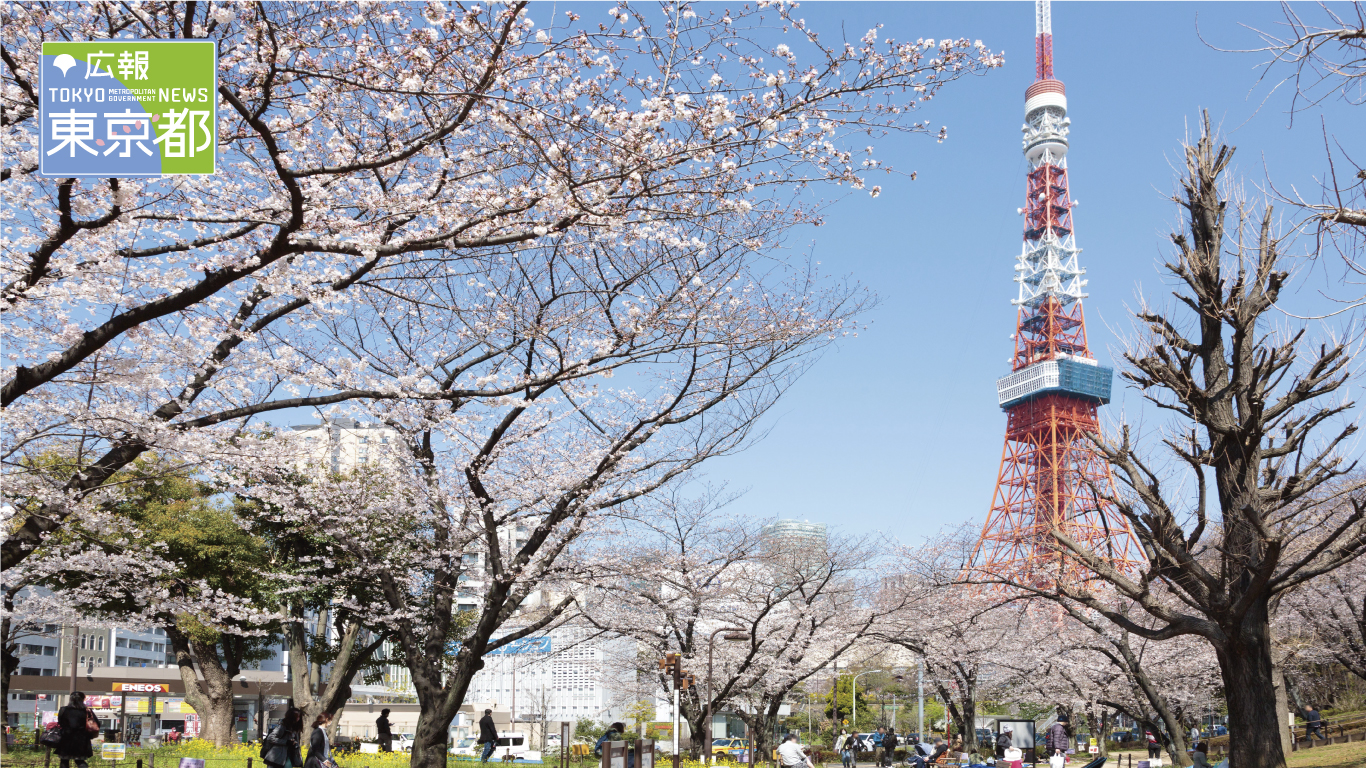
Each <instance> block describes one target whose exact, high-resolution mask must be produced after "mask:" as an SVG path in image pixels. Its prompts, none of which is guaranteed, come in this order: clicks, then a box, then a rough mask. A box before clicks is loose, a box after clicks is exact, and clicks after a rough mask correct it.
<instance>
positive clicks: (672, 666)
mask: <svg viewBox="0 0 1366 768" xmlns="http://www.w3.org/2000/svg"><path fill="white" fill-rule="evenodd" d="M659 671H661V672H667V673H669V674H670V675H672V676H673V684H674V727H673V732H674V733H673V750H674V768H678V760H679V755H678V744H679V731H680V730H681V729H682V725H683V724H682V722H681V720H682V717H681V710H680V709H679V693H680V692H681V691H682V690H683V689H685V688H691V687H692V686H693V676H692V673H691V672H689V671H687V670H685V669H683V657H682V656H680V655H679V654H677V653H670V654H668V655H666V656H665V657H664V658H662V659H660V660H659ZM708 751H710V745H708Z"/></svg>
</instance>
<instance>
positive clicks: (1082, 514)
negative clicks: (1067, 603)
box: [971, 0, 1140, 588]
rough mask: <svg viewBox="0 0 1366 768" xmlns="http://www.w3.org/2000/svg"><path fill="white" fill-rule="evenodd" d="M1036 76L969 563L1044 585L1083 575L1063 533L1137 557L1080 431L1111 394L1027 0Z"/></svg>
mask: <svg viewBox="0 0 1366 768" xmlns="http://www.w3.org/2000/svg"><path fill="white" fill-rule="evenodd" d="M1034 50H1035V80H1034V82H1033V83H1032V84H1030V86H1029V87H1028V88H1026V89H1025V109H1024V111H1025V124H1024V126H1023V128H1022V129H1021V130H1022V131H1023V134H1024V138H1023V151H1024V156H1025V161H1026V163H1027V171H1026V176H1025V206H1024V208H1022V209H1020V213H1022V214H1023V216H1024V238H1023V239H1024V244H1023V246H1022V248H1021V251H1020V255H1019V257H1018V259H1017V260H1016V264H1015V282H1016V283H1018V284H1019V293H1018V297H1017V298H1016V299H1015V300H1014V301H1013V302H1012V303H1014V304H1015V306H1016V308H1017V319H1016V328H1015V333H1014V335H1012V337H1011V338H1012V339H1013V341H1014V342H1015V350H1014V354H1013V356H1012V357H1011V367H1012V371H1011V373H1010V374H1008V375H1006V376H1004V377H1002V378H1001V379H1000V380H998V381H997V382H996V390H997V400H998V403H999V405H1000V406H1001V408H1002V410H1004V411H1005V412H1006V414H1007V425H1006V437H1005V448H1004V450H1003V451H1002V454H1001V468H1000V472H999V474H998V476H997V480H996V490H995V493H994V494H993V496H992V502H991V510H990V512H989V513H988V515H987V520H986V524H985V525H984V526H983V528H982V535H981V538H980V539H979V541H978V543H977V547H976V549H975V550H974V552H973V558H972V563H971V567H972V568H973V569H975V570H977V571H978V572H979V573H980V574H981V575H982V576H984V577H993V576H994V577H1003V578H1006V579H1008V580H1010V581H1014V582H1016V583H1025V584H1028V585H1030V586H1034V587H1037V588H1049V587H1051V586H1053V585H1056V584H1058V583H1060V582H1066V583H1075V582H1078V581H1084V580H1087V579H1088V578H1090V577H1091V574H1090V571H1089V570H1088V569H1086V568H1085V567H1084V566H1082V565H1081V564H1080V563H1079V562H1078V561H1077V559H1076V558H1075V557H1072V556H1071V555H1069V554H1068V552H1067V550H1066V549H1065V548H1064V547H1063V546H1062V545H1061V544H1060V543H1059V542H1058V540H1057V539H1056V538H1055V536H1054V533H1055V532H1057V533H1061V534H1063V535H1065V536H1066V537H1068V538H1069V539H1071V540H1073V541H1075V542H1077V543H1079V544H1080V545H1081V546H1082V547H1084V548H1086V549H1087V550H1089V551H1090V552H1093V553H1095V554H1097V555H1099V556H1101V557H1104V558H1106V559H1108V560H1110V562H1112V563H1113V564H1114V565H1116V566H1117V567H1119V568H1120V569H1122V570H1132V569H1133V568H1134V567H1135V566H1137V564H1138V562H1139V561H1138V559H1137V558H1138V557H1140V555H1137V554H1136V548H1135V547H1134V544H1133V542H1132V536H1131V533H1130V529H1129V525H1128V521H1127V520H1125V519H1124V517H1123V516H1122V515H1120V514H1119V512H1118V511H1117V510H1115V509H1114V508H1113V505H1111V504H1110V503H1109V502H1108V501H1107V500H1106V497H1108V496H1113V493H1114V490H1113V489H1114V481H1113V479H1112V478H1111V475H1110V470H1109V465H1108V464H1107V463H1106V462H1105V459H1104V458H1103V457H1102V456H1101V455H1100V454H1099V453H1097V452H1096V450H1095V449H1094V447H1093V446H1092V444H1091V440H1090V437H1091V436H1092V435H1095V434H1097V433H1098V432H1099V420H1098V417H1097V409H1098V408H1099V407H1100V406H1101V405H1104V404H1105V403H1108V402H1109V401H1110V384H1111V380H1112V378H1113V375H1114V374H1113V371H1112V370H1111V369H1110V368H1106V367H1104V366H1101V365H1099V364H1098V363H1097V361H1096V360H1095V358H1093V357H1092V356H1091V350H1090V347H1089V345H1088V343H1087V338H1086V320H1085V316H1084V314H1083V312H1082V299H1084V298H1086V296H1087V294H1086V283H1087V281H1086V277H1085V275H1086V270H1085V269H1083V268H1082V267H1081V266H1080V263H1079V259H1078V257H1079V256H1080V254H1081V249H1079V248H1078V247H1077V244H1076V233H1075V231H1074V229H1073V222H1072V208H1073V205H1074V204H1073V203H1072V200H1071V195H1070V192H1069V190H1068V182H1067V150H1068V134H1069V133H1070V130H1071V123H1072V121H1071V120H1070V119H1069V118H1068V117H1067V89H1066V88H1065V87H1064V85H1063V83H1062V81H1060V80H1057V79H1056V78H1055V77H1054V75H1053V25H1052V18H1051V9H1050V7H1049V2H1048V0H1036V3H1035V38H1034Z"/></svg>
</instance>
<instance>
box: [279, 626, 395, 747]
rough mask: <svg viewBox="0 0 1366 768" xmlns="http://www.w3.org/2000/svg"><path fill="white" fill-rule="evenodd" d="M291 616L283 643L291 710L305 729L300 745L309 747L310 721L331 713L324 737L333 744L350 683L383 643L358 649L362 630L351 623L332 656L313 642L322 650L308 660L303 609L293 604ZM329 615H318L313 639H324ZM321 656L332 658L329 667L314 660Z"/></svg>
mask: <svg viewBox="0 0 1366 768" xmlns="http://www.w3.org/2000/svg"><path fill="white" fill-rule="evenodd" d="M291 612H292V614H293V618H294V620H293V621H290V622H288V623H286V625H285V627H284V629H285V642H286V643H287V644H288V645H289V667H290V669H293V670H295V673H294V674H293V675H291V677H292V679H291V680H290V693H291V695H293V697H294V706H295V707H296V708H298V710H299V711H300V712H302V713H303V715H304V728H303V732H302V733H301V734H300V736H299V740H300V741H299V743H301V744H307V743H308V740H309V738H311V737H312V735H313V720H314V719H315V718H317V716H318V715H320V714H322V713H323V712H330V713H332V722H331V724H329V725H328V727H327V735H328V737H329V738H330V739H332V740H333V742H335V741H336V737H337V728H338V727H340V725H341V715H342V710H343V709H344V708H345V707H346V702H347V700H348V699H350V698H351V681H352V680H354V679H355V677H356V673H357V672H359V671H360V668H361V667H363V666H365V665H366V664H368V663H369V662H370V658H371V657H372V656H373V655H374V653H375V651H376V650H378V649H379V648H380V646H381V645H382V644H383V642H384V641H383V639H382V638H380V639H376V640H374V641H373V642H372V643H370V644H369V645H366V646H362V647H358V646H359V645H360V644H359V642H358V641H359V638H360V631H361V627H360V624H359V623H356V622H351V623H350V624H348V625H347V626H346V630H345V631H344V632H343V633H342V634H341V637H340V638H338V640H337V647H336V653H335V655H334V656H332V654H330V653H324V652H323V651H325V650H327V649H329V648H330V646H331V644H330V643H327V642H326V640H324V639H317V640H314V644H315V645H318V644H322V647H321V648H318V649H317V650H318V651H319V652H315V653H314V654H313V656H314V658H310V654H309V652H308V632H307V631H306V629H305V625H304V621H305V612H306V608H305V606H304V605H302V604H299V603H296V604H293V605H292V606H291ZM328 615H330V613H329V612H326V611H322V612H319V614H318V616H317V622H316V624H315V627H314V637H315V638H325V637H326V631H327V622H326V618H325V617H326V616H328ZM323 655H329V656H332V663H331V664H329V665H327V666H326V667H324V666H323V664H322V663H320V662H319V660H318V658H316V657H319V656H323ZM324 670H325V671H326V675H324Z"/></svg>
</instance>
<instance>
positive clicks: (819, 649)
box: [582, 490, 905, 752]
mask: <svg viewBox="0 0 1366 768" xmlns="http://www.w3.org/2000/svg"><path fill="white" fill-rule="evenodd" d="M727 501H729V497H727V496H725V495H724V493H722V492H721V491H717V490H709V491H706V492H704V493H702V494H700V495H699V496H696V497H688V496H681V495H674V496H671V497H669V498H667V499H657V500H653V502H652V503H651V504H649V505H645V506H644V508H642V509H637V510H635V511H634V512H633V513H632V514H631V516H630V517H629V519H624V520H623V529H622V530H623V532H624V535H622V536H621V537H619V538H618V539H615V540H613V541H612V542H611V543H610V552H609V551H607V550H603V551H601V554H600V556H599V558H598V559H597V565H596V566H595V568H594V589H593V590H592V591H591V592H590V593H589V594H590V595H593V596H594V597H593V599H592V601H591V602H590V603H589V604H588V605H586V606H585V609H584V612H583V614H584V615H583V619H582V620H584V621H587V622H589V623H591V624H592V625H594V626H596V627H598V628H600V629H602V630H604V631H610V632H613V633H615V634H619V635H624V636H627V637H631V638H634V639H636V640H637V641H638V643H639V644H640V646H641V647H642V648H643V649H646V650H645V652H644V653H643V654H642V658H643V659H644V660H645V661H646V662H647V663H651V664H652V662H653V659H655V658H662V657H663V656H664V655H665V654H669V653H678V654H681V655H682V657H683V666H684V667H685V668H687V669H688V670H690V671H692V672H693V674H694V676H695V678H696V680H697V685H696V686H695V687H694V688H691V689H689V690H688V691H686V692H685V694H686V695H684V696H682V697H681V698H680V706H681V709H682V713H683V715H682V716H683V718H684V719H685V720H686V721H687V722H688V723H689V727H690V728H691V730H692V733H694V734H701V733H703V732H704V730H703V728H704V725H705V721H706V711H707V703H708V700H707V698H706V696H707V693H708V690H710V695H711V699H710V703H711V708H712V711H713V712H716V711H720V710H721V709H722V708H724V707H730V708H731V709H732V711H734V712H736V713H737V715H738V716H739V717H740V718H741V719H742V720H743V721H744V722H745V724H746V727H747V730H748V733H750V734H751V735H752V736H753V737H754V739H755V740H756V741H755V743H756V747H755V748H756V749H758V750H760V751H761V752H763V751H764V750H765V749H767V737H768V734H770V733H771V732H772V729H773V724H774V723H775V722H776V720H777V718H778V713H779V709H780V707H781V706H782V704H783V703H784V700H785V698H786V697H788V696H789V695H791V694H792V692H793V691H795V690H797V689H798V688H799V687H802V686H809V685H811V684H813V683H814V682H816V680H817V679H819V680H820V683H821V684H822V685H829V678H830V676H831V675H832V674H833V673H834V669H835V662H836V661H837V660H839V661H846V662H847V661H850V660H851V659H852V658H854V657H862V656H866V655H868V654H869V653H871V652H875V649H872V648H870V646H869V643H870V638H871V635H872V632H873V628H874V627H875V626H876V625H877V624H878V622H879V621H880V620H881V618H882V616H883V615H884V614H885V612H886V608H887V603H889V602H890V601H893V600H896V601H902V600H904V599H905V596H901V595H887V596H885V597H881V596H878V595H877V594H876V584H877V579H876V576H875V572H874V571H875V566H874V564H875V563H876V562H877V561H878V559H877V556H876V554H875V550H874V548H873V547H871V546H870V544H869V543H868V542H866V541H863V540H861V539H857V538H855V539H850V538H845V537H842V536H839V535H837V534H831V535H829V536H827V538H826V539H825V540H824V541H818V540H816V539H814V538H813V539H809V540H808V539H798V538H774V536H775V534H772V533H769V534H765V532H764V531H763V530H762V521H755V520H750V519H746V518H734V517H731V516H730V515H729V512H728V510H727V509H726V506H725V504H726V502H727ZM898 604H899V603H898ZM713 635H716V638H715V642H712V639H713V638H712V636H713ZM726 635H732V636H735V637H737V638H738V637H744V638H747V639H744V640H740V639H732V640H725V639H723V638H724V637H725V636H726ZM709 652H710V653H711V654H712V656H713V657H714V658H713V677H712V679H711V681H710V683H711V684H710V687H708V684H707V680H706V675H707V661H708V654H709ZM639 671H640V672H641V673H643V674H644V675H645V676H647V677H648V678H649V679H650V680H651V681H652V686H651V687H652V688H653V691H651V692H652V693H655V694H656V695H668V693H667V692H668V691H670V690H671V689H672V679H671V678H669V677H667V676H666V675H663V674H661V673H660V672H659V671H658V669H655V668H653V667H650V668H648V669H642V670H639ZM694 741H696V740H694Z"/></svg>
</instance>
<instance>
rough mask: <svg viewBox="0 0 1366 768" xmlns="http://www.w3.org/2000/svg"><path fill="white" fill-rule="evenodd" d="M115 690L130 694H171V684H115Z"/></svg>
mask: <svg viewBox="0 0 1366 768" xmlns="http://www.w3.org/2000/svg"><path fill="white" fill-rule="evenodd" d="M114 690H116V691H126V692H128V693H170V692H171V684H170V683H114Z"/></svg>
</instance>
